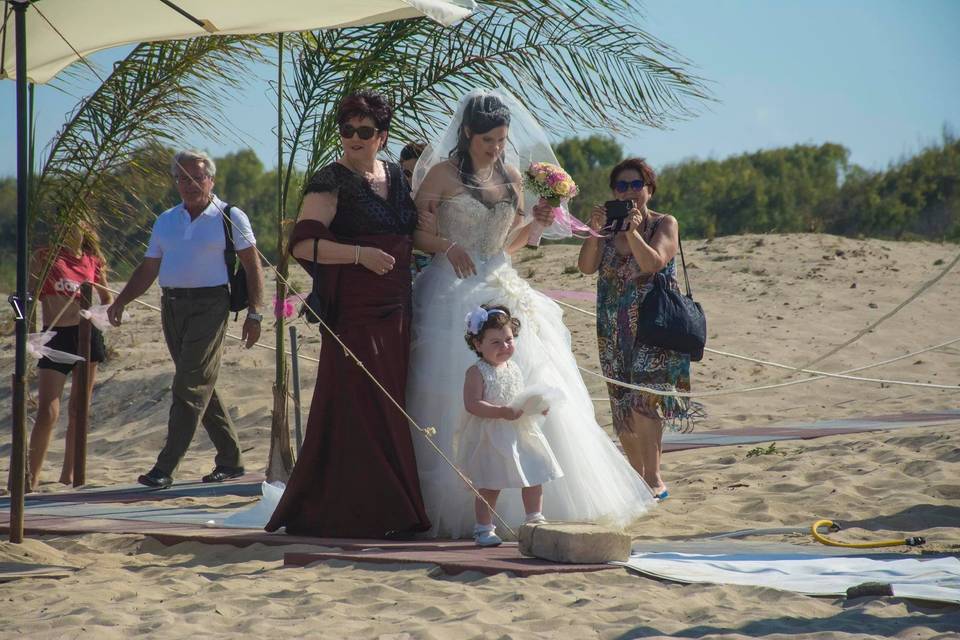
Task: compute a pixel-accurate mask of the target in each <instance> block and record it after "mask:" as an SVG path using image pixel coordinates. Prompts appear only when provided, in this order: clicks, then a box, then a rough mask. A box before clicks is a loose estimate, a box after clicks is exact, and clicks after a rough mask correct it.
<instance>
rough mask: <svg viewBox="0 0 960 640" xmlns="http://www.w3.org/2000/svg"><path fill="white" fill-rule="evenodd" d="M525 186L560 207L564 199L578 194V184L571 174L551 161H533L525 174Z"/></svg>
mask: <svg viewBox="0 0 960 640" xmlns="http://www.w3.org/2000/svg"><path fill="white" fill-rule="evenodd" d="M523 186H525V187H526V188H527V189H530V190H531V191H533V192H534V193H536V194H537V195H538V196H540V197H541V198H543V199H544V200H546V201H547V202H549V203H550V204H551V205H552V206H554V207H559V206H560V203H561V202H562V201H564V200H569V199H570V198H572V197H574V196H575V195H577V184H576V183H575V182H574V181H573V178H571V177H570V174H569V173H567V172H566V171H564V170H563V169H562V168H561V167H558V166H557V165H555V164H550V163H549V162H532V163H530V166H529V167H528V168H527V173H526V175H525V176H524V180H523Z"/></svg>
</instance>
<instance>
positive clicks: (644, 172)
mask: <svg viewBox="0 0 960 640" xmlns="http://www.w3.org/2000/svg"><path fill="white" fill-rule="evenodd" d="M629 169H633V170H634V171H636V172H637V173H639V174H640V177H641V178H643V184H645V185H647V186H648V187H650V195H651V196H652V195H653V194H654V193H656V191H657V174H656V173H654V171H653V169H651V168H650V165H648V164H647V161H646V160H644V159H643V158H627V159H626V160H623V161H621V162H620V164H618V165H617V166H615V167H614V168H613V169H612V170H611V171H610V190H611V191H613V188H614V186H615V185H616V184H617V178H618V177H619V176H620V174H621V173H622V172H624V171H627V170H629Z"/></svg>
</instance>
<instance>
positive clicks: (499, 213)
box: [438, 193, 516, 259]
mask: <svg viewBox="0 0 960 640" xmlns="http://www.w3.org/2000/svg"><path fill="white" fill-rule="evenodd" d="M515 210H516V207H515V206H514V205H513V204H512V203H511V202H509V201H501V202H498V203H496V204H495V205H493V206H492V207H488V206H487V205H485V204H484V203H482V202H480V201H479V200H477V199H476V198H474V197H473V196H471V195H470V194H469V193H461V194H458V195H455V196H453V197H452V198H450V199H448V200H446V201H445V202H444V203H443V204H441V205H440V208H439V210H438V222H439V226H440V235H441V236H443V237H444V238H448V239H450V240H453V241H454V242H456V243H457V244H458V245H460V246H461V247H463V248H464V249H466V250H467V252H469V253H470V255H471V256H472V257H474V258H480V259H485V258H489V257H491V256H494V255H496V254H498V253H500V252H502V251H503V248H504V245H506V242H507V235H508V234H509V233H510V225H511V224H512V223H513V218H514V213H515Z"/></svg>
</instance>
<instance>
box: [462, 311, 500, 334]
mask: <svg viewBox="0 0 960 640" xmlns="http://www.w3.org/2000/svg"><path fill="white" fill-rule="evenodd" d="M495 313H502V314H503V315H507V312H506V311H504V310H503V309H490V310H487V309H484V308H483V307H477V308H476V309H474V310H473V311H471V312H470V313H468V314H467V317H466V318H464V320H463V321H464V322H465V323H466V324H467V331H468V332H469V333H471V334H474V335H476V334H478V333H480V327H482V326H483V323H484V322H486V321H487V318H489V317H490V316H491V315H492V314H495Z"/></svg>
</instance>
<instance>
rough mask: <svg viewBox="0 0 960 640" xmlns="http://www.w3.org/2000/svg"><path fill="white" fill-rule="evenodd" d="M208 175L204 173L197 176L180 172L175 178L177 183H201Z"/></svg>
mask: <svg viewBox="0 0 960 640" xmlns="http://www.w3.org/2000/svg"><path fill="white" fill-rule="evenodd" d="M209 177H210V176H208V175H207V174H205V173H204V174H202V175H199V176H191V175H184V174H182V173H181V174H179V175H178V176H177V178H176V180H177V183H178V184H193V183H194V182H196V183H197V184H202V183H203V181H204V180H206V179H207V178H209Z"/></svg>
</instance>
